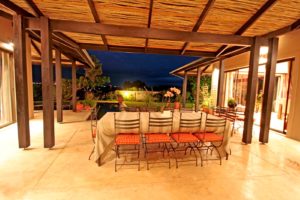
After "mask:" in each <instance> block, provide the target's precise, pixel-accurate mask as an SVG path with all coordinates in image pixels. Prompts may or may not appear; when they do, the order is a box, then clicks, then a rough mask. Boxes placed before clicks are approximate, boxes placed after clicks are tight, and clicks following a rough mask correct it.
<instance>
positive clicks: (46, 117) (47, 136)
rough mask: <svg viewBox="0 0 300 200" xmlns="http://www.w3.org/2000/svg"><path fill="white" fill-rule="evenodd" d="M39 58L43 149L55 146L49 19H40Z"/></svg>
mask: <svg viewBox="0 0 300 200" xmlns="http://www.w3.org/2000/svg"><path fill="white" fill-rule="evenodd" d="M40 22H41V53H42V55H41V58H42V92H43V122H44V147H45V148H51V147H53V146H54V145H55V135H54V101H53V100H54V98H53V92H54V88H53V66H52V46H51V30H50V24H49V19H48V18H47V17H41V18H40Z"/></svg>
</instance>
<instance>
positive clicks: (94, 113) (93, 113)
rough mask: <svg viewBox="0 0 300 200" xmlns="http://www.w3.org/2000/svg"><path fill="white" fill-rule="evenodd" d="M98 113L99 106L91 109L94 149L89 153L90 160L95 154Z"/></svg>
mask: <svg viewBox="0 0 300 200" xmlns="http://www.w3.org/2000/svg"><path fill="white" fill-rule="evenodd" d="M97 114H98V109H97V107H95V108H93V109H91V115H90V120H91V136H92V141H93V144H94V146H93V149H92V151H91V153H90V155H89V160H91V157H92V155H93V153H94V152H95V142H96V141H95V137H96V135H95V134H97V123H98V119H97Z"/></svg>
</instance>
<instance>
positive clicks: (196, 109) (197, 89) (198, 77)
mask: <svg viewBox="0 0 300 200" xmlns="http://www.w3.org/2000/svg"><path fill="white" fill-rule="evenodd" d="M200 79H201V70H200V67H198V68H197V82H196V100H195V111H196V112H198V111H199V99H200Z"/></svg>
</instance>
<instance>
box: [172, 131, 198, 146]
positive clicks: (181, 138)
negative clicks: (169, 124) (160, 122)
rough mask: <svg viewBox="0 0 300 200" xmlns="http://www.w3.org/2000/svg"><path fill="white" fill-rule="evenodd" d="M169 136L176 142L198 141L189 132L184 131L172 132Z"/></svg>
mask: <svg viewBox="0 0 300 200" xmlns="http://www.w3.org/2000/svg"><path fill="white" fill-rule="evenodd" d="M171 136H172V138H173V139H174V140H175V141H176V142H177V143H187V142H198V141H199V139H198V138H197V137H196V136H194V135H193V134H191V133H184V132H179V133H172V135H171Z"/></svg>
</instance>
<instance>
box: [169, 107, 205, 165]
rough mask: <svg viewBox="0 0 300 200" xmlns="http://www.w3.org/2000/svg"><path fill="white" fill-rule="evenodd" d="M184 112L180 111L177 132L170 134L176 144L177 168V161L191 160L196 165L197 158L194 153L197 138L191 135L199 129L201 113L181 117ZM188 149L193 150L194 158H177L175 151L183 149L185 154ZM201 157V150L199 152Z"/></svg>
mask: <svg viewBox="0 0 300 200" xmlns="http://www.w3.org/2000/svg"><path fill="white" fill-rule="evenodd" d="M183 115H184V113H182V112H181V113H180V120H179V132H175V133H172V134H171V137H172V138H173V140H174V141H175V142H176V144H177V146H176V147H175V160H176V168H178V162H191V161H195V162H196V166H197V165H198V159H197V155H196V151H195V149H196V150H197V145H198V142H199V139H198V138H197V137H196V136H195V135H193V134H192V133H193V132H195V131H196V130H197V131H200V130H201V120H202V113H200V115H199V117H196V118H183ZM188 150H190V153H191V152H192V151H193V152H194V156H195V159H188V160H178V158H177V153H178V152H180V151H184V155H186V153H187V151H188ZM200 158H201V152H200ZM201 163H202V162H201Z"/></svg>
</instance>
